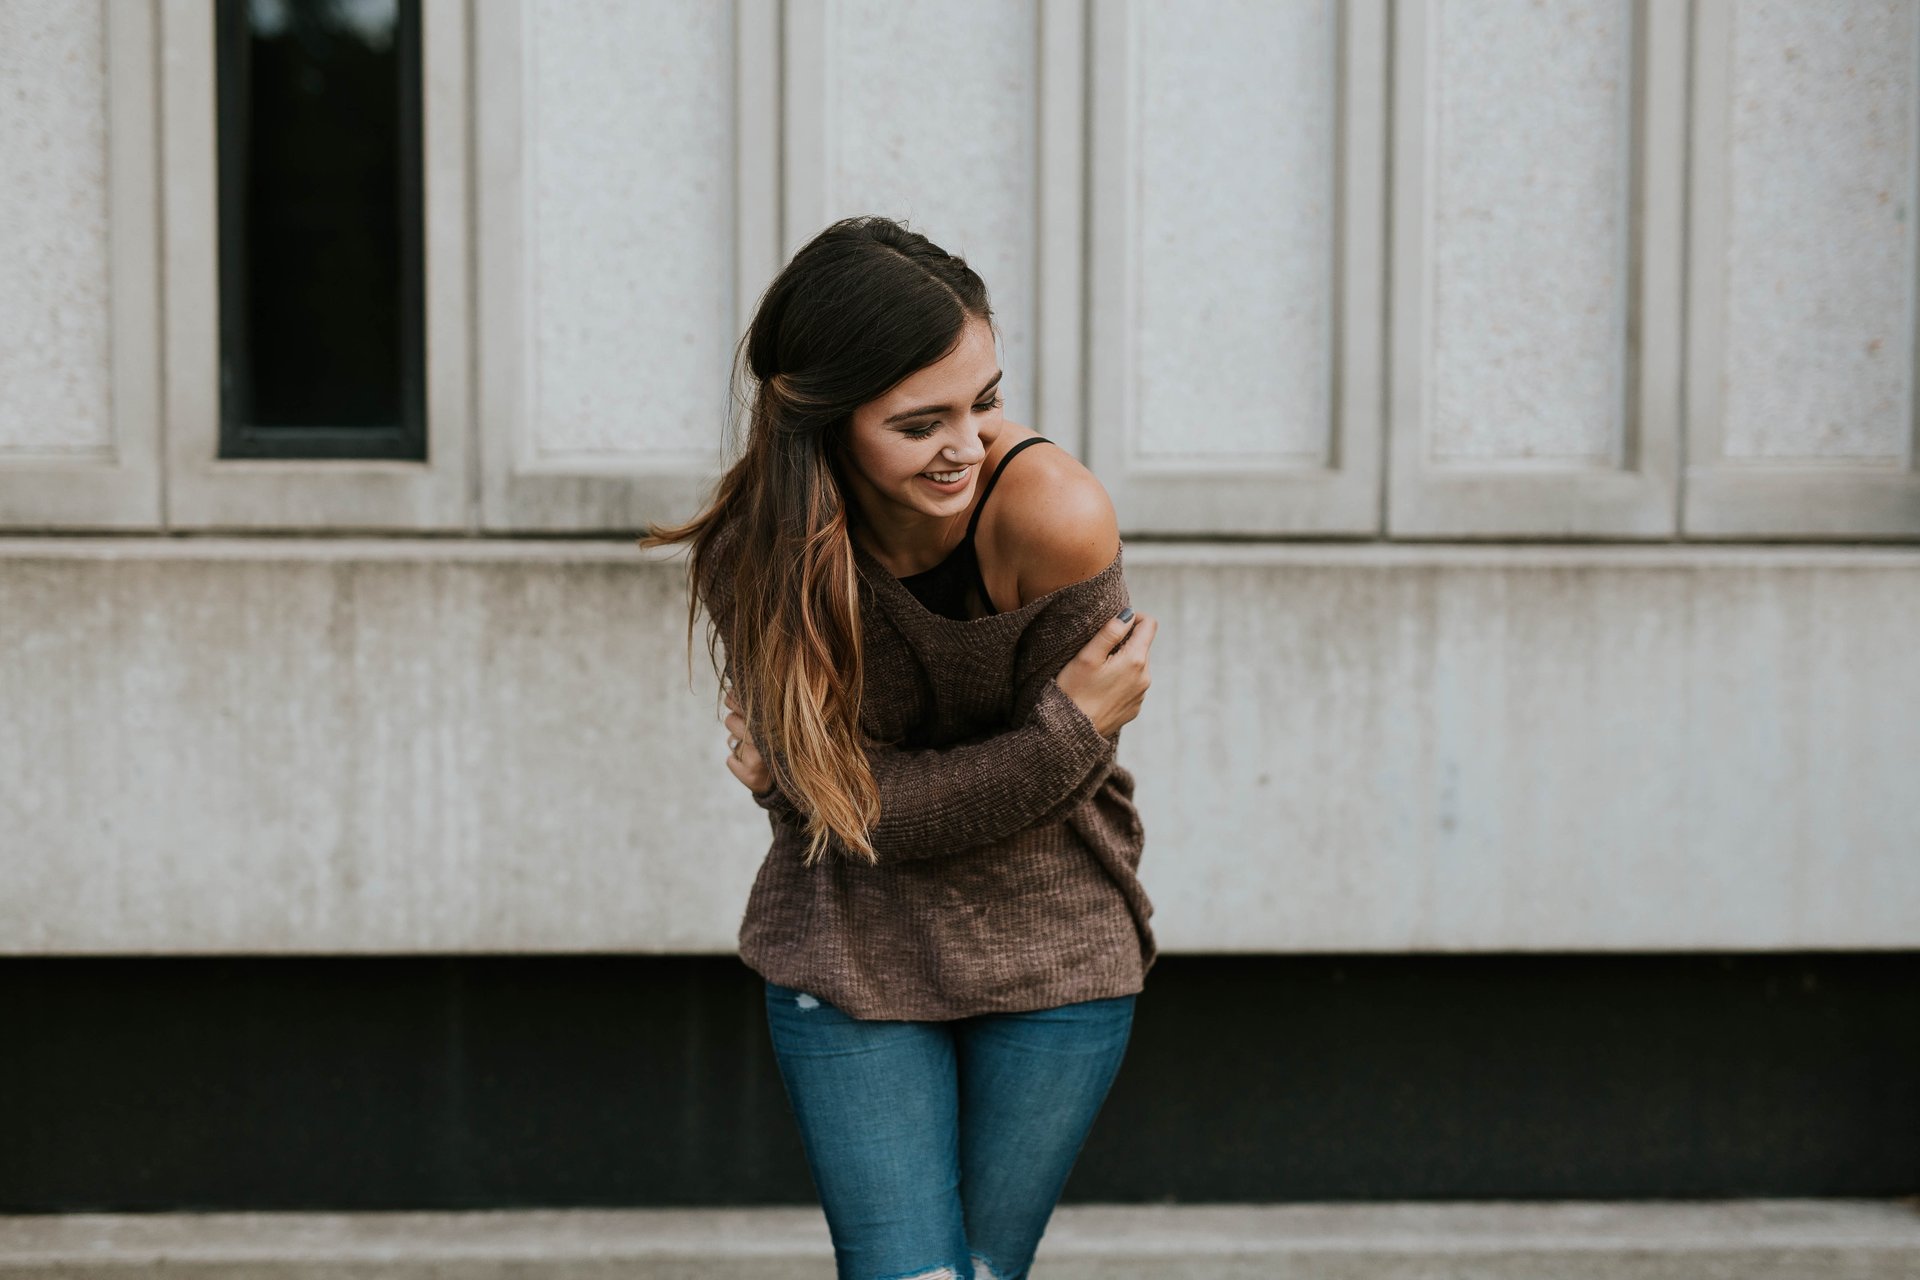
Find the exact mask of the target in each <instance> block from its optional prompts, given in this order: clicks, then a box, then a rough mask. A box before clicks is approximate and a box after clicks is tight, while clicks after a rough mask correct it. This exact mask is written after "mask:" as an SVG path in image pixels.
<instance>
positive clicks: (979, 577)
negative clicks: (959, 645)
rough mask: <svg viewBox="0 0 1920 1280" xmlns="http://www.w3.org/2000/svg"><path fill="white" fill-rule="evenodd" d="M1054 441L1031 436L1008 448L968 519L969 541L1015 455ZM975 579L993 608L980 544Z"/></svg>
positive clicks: (975, 550) (983, 599)
mask: <svg viewBox="0 0 1920 1280" xmlns="http://www.w3.org/2000/svg"><path fill="white" fill-rule="evenodd" d="M1052 443H1053V441H1051V440H1049V439H1047V438H1046V437H1045V436H1029V437H1028V438H1027V439H1025V440H1022V441H1021V442H1020V443H1019V444H1017V445H1015V446H1013V448H1011V449H1009V450H1007V456H1006V457H1004V458H1002V459H1000V465H999V466H997V467H995V468H994V469H993V474H992V475H990V476H988V477H987V487H986V488H985V489H984V490H983V491H982V492H981V494H980V501H979V502H977V503H975V504H974V507H973V519H971V520H969V521H967V537H966V541H967V542H969V543H971V542H973V531H974V529H975V528H976V527H978V526H979V524H980V513H981V512H982V511H985V510H986V509H987V499H988V498H989V497H991V496H992V495H993V486H994V485H996V484H999V483H1000V473H1001V472H1002V471H1005V470H1006V469H1007V464H1008V463H1009V462H1012V461H1013V455H1014V454H1016V453H1018V452H1020V451H1021V450H1022V449H1024V448H1026V447H1027V446H1028V445H1030V444H1052ZM973 581H974V585H975V586H977V587H978V588H979V589H980V603H981V604H984V605H986V606H987V608H989V609H991V608H993V597H992V596H991V595H990V594H988V592H987V575H986V574H985V573H984V572H982V571H981V569H980V548H979V547H978V546H975V547H974V548H973Z"/></svg>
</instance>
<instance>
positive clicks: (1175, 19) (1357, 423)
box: [1088, 0, 1386, 534]
mask: <svg viewBox="0 0 1920 1280" xmlns="http://www.w3.org/2000/svg"><path fill="white" fill-rule="evenodd" d="M1385 39H1386V25H1385V13H1384V10H1383V8H1382V6H1380V5H1378V4H1374V3H1355V4H1343V5H1336V4H1332V3H1325V4H1294V5H1271V4H1264V3H1241V2H1237V0H1236V2H1232V3H1227V2H1218V0H1217V2H1215V3H1209V4H1204V5H1188V4H1174V3H1170V2H1169V0H1126V2H1119V0H1116V2H1115V3H1110V4H1100V5H1097V6H1095V8H1094V11H1093V44H1092V47H1093V66H1092V71H1091V74H1092V78H1093V93H1092V99H1091V100H1092V103H1093V120H1092V137H1093V158H1092V164H1093V172H1092V183H1091V190H1092V193H1093V196H1092V203H1091V205H1090V208H1089V211H1088V216H1089V227H1090V232H1089V234H1090V237H1091V254H1090V258H1089V261H1090V275H1089V279H1088V286H1089V306H1090V315H1089V333H1090V344H1089V352H1088V354H1089V363H1090V383H1089V423H1090V427H1089V451H1090V454H1091V457H1092V459H1093V462H1094V466H1095V469H1096V470H1098V471H1099V473H1100V475H1101V478H1102V479H1103V480H1104V481H1105V482H1106V484H1107V487H1108V489H1109V491H1110V492H1112V493H1113V495H1114V499H1115V504H1116V506H1117V507H1118V508H1119V511H1120V517H1121V525H1122V527H1123V529H1126V530H1129V531H1132V532H1136V533H1142V534H1154V533H1218V534H1225V533H1243V534H1278V533H1362V534H1368V533H1374V532H1377V531H1378V527H1379V509H1378V486H1379V454H1380V405H1379V398H1378V391H1377V388H1378V382H1379V372H1380V365H1379V360H1380V344H1379V315H1380V292H1379V290H1380V270H1381V260H1380V254H1379V248H1378V246H1379V244H1380V238H1381V218H1382V214H1383V204H1382V201H1383V179H1384V173H1383V164H1384V134H1383V127H1384V101H1385V100H1384V58H1385Z"/></svg>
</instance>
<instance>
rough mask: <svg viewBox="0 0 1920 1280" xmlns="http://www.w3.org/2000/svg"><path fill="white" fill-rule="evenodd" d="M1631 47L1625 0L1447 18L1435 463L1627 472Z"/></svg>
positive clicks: (1435, 138) (1436, 165)
mask: <svg viewBox="0 0 1920 1280" xmlns="http://www.w3.org/2000/svg"><path fill="white" fill-rule="evenodd" d="M1536 15H1540V16H1536ZM1631 34H1632V23H1631V22H1630V21H1629V14H1628V7H1627V6H1626V5H1625V4H1622V3H1619V2H1618V0H1580V2H1577V3H1569V2H1567V0H1561V2H1559V3H1555V4H1553V5H1552V6H1550V7H1548V8H1547V9H1546V10H1544V11H1542V10H1539V9H1535V10H1525V9H1519V8H1508V7H1499V8H1496V7H1493V6H1491V5H1486V4H1479V3H1460V2H1459V0H1454V2H1453V3H1446V4H1441V5H1439V6H1437V7H1436V8H1435V9H1434V11H1433V30H1432V37H1431V38H1432V44H1431V46H1430V48H1431V50H1432V56H1433V67H1434V77H1433V81H1432V86H1431V87H1432V99H1431V102H1432V107H1431V113H1432V115H1433V117H1434V119H1433V134H1432V142H1433V149H1432V159H1431V165H1430V172H1431V173H1432V175H1433V194H1432V204H1431V213H1430V215H1429V216H1430V217H1431V218H1432V227H1433V230H1432V237H1433V238H1432V243H1433V268H1432V290H1433V297H1432V306H1433V347H1432V351H1433V386H1432V396H1433V401H1432V409H1431V417H1430V419H1429V422H1428V431H1429V439H1428V447H1427V456H1428V459H1429V460H1430V461H1432V462H1435V463H1448V462H1464V463H1471V464H1479V465H1484V464H1490V463H1499V462H1505V463H1521V462H1526V461H1531V460H1536V459H1537V460H1548V461H1552V462H1560V463H1564V462H1574V463H1582V464H1587V465H1599V466H1612V465H1614V464H1615V459H1616V456H1617V454H1618V451H1619V447H1620V441H1621V437H1622V435H1623V434H1624V432H1623V428H1624V423H1623V420H1622V419H1623V416H1624V415H1623V409H1624V407H1625V402H1626V395H1627V389H1628V388H1627V378H1626V369H1625V364H1624V356H1625V354H1626V330H1627V314H1626V313H1627V292H1628V291H1627V283H1628V250H1629V248H1630V231H1631V219H1632V209H1631V206H1630V202H1629V199H1628V197H1629V195H1630V194H1631V190H1630V175H1631V165H1632V156H1631V154H1630V152H1629V147H1628V142H1629V141H1630V138H1631V134H1632V128H1631V126H1632V119H1631V117H1630V114H1629V110H1630V108H1631V106H1632V100H1631V96H1630V95H1631V93H1632V87H1633V86H1632V81H1631V71H1632V62H1633V57H1632V55H1633V50H1632V46H1631V44H1630V43H1629V39H1628V38H1629V36H1630V35H1631Z"/></svg>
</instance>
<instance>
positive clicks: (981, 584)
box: [900, 436, 1053, 622]
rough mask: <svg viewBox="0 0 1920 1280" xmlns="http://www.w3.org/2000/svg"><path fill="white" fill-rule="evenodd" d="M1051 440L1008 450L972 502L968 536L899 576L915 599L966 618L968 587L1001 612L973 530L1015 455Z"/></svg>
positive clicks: (1025, 442) (1034, 440)
mask: <svg viewBox="0 0 1920 1280" xmlns="http://www.w3.org/2000/svg"><path fill="white" fill-rule="evenodd" d="M1043 442H1044V443H1046V444H1052V443H1053V441H1051V440H1048V439H1047V438H1046V437H1045V436H1032V437H1030V438H1028V439H1025V440H1022V441H1021V442H1020V443H1019V444H1017V445H1015V446H1013V448H1011V449H1009V450H1007V454H1006V456H1005V457H1004V458H1001V459H1000V465H999V466H997V467H995V468H994V469H993V474H992V475H991V476H989V477H987V487H986V488H985V489H984V490H983V491H982V492H981V494H980V501H978V502H976V503H974V504H973V518H972V519H971V520H969V521H967V536H966V537H964V538H962V539H960V543H959V545H958V546H956V547H954V549H953V550H952V551H949V552H948V553H947V558H946V559H944V560H942V561H941V562H940V563H939V564H937V565H935V566H933V568H931V569H926V570H922V571H921V572H919V573H915V574H909V575H908V576H906V577H904V578H902V579H900V585H901V586H903V587H905V588H906V589H907V590H908V591H910V592H912V593H913V596H914V598H915V599H917V600H919V601H920V603H921V604H924V605H925V606H927V608H929V609H931V610H932V611H933V612H935V613H937V614H939V615H940V616H941V617H944V618H953V619H956V620H957V621H960V622H966V621H968V620H969V619H970V618H972V616H973V615H972V614H970V613H969V612H968V611H967V595H968V591H969V589H971V590H972V591H975V592H978V593H979V596H980V604H981V607H982V608H984V609H985V610H986V612H987V613H989V614H993V613H998V612H999V610H998V609H995V608H994V607H993V597H992V596H990V595H988V594H987V580H986V578H985V577H983V576H982V575H981V573H980V556H979V554H978V553H977V552H976V551H975V550H974V546H973V531H974V529H975V528H977V527H978V526H979V524H980V513H981V512H982V511H984V510H986V509H987V498H988V496H989V495H990V494H992V493H993V486H994V485H996V484H998V483H999V481H1000V473H1001V472H1002V471H1004V470H1006V468H1007V464H1008V463H1009V462H1012V461H1013V455H1014V454H1016V453H1018V452H1020V451H1021V450H1022V449H1024V448H1026V447H1027V446H1028V445H1030V444H1041V443H1043Z"/></svg>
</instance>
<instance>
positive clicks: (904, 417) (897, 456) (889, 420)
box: [847, 316, 1005, 550]
mask: <svg viewBox="0 0 1920 1280" xmlns="http://www.w3.org/2000/svg"><path fill="white" fill-rule="evenodd" d="M999 384H1000V363H999V360H998V359H997V358H996V357H995V355H994V350H993V328H992V326H991V325H989V324H988V323H987V322H986V321H985V320H982V319H979V318H978V317H973V316H970V317H968V319H967V324H966V328H965V329H964V330H963V331H962V332H961V335H960V341H959V343H958V344H957V345H956V346H955V347H954V349H953V350H952V351H950V352H948V353H947V354H946V355H945V356H943V357H941V358H940V359H939V360H936V361H935V362H934V363H932V364H930V365H927V366H926V367H925V368H923V369H918V370H916V371H914V373H912V374H911V375H909V376H908V377H906V378H905V379H903V380H901V381H900V382H899V383H898V384H897V385H895V386H894V387H893V388H892V389H891V390H889V391H887V392H886V393H885V394H884V395H881V396H879V397H878V398H876V399H873V400H869V401H868V402H867V403H865V404H863V405H861V406H860V407H859V408H858V409H856V410H854V413H853V419H852V421H851V423H850V424H849V426H848V430H847V454H848V459H849V463H850V466H849V468H848V469H849V471H850V473H851V474H850V475H849V477H848V478H849V481H850V483H851V484H852V486H853V488H854V494H855V497H856V498H857V500H858V501H859V504H860V507H861V510H862V512H863V513H864V514H865V515H866V517H867V519H868V522H869V523H870V524H872V525H873V526H874V527H875V529H877V530H878V531H879V533H880V535H881V537H882V538H883V539H884V540H885V541H886V542H887V543H888V544H889V545H890V547H891V549H896V550H905V549H908V548H910V547H914V546H926V545H937V544H938V543H939V541H940V540H941V535H942V533H943V531H944V530H945V529H946V527H947V525H948V524H949V523H950V522H951V520H952V518H953V517H954V515H955V514H957V513H958V512H961V511H965V510H966V509H967V507H968V505H969V504H970V503H971V502H972V499H973V495H974V492H975V490H976V489H977V487H978V486H979V483H980V476H979V472H980V463H981V460H982V459H984V458H985V457H986V455H987V446H988V445H990V444H992V443H993V441H994V439H995V438H996V437H997V436H998V435H999V434H1000V428H1001V425H1002V423H1003V422H1004V421H1005V419H1003V418H1002V417H1001V413H1000V403H1001V396H1000V391H999ZM956 471H957V472H961V473H962V474H961V475H960V477H959V479H958V480H956V481H954V482H953V483H951V484H940V483H937V482H936V481H934V480H933V479H931V478H930V477H929V475H928V473H929V472H936V473H947V474H950V473H952V472H956Z"/></svg>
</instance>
